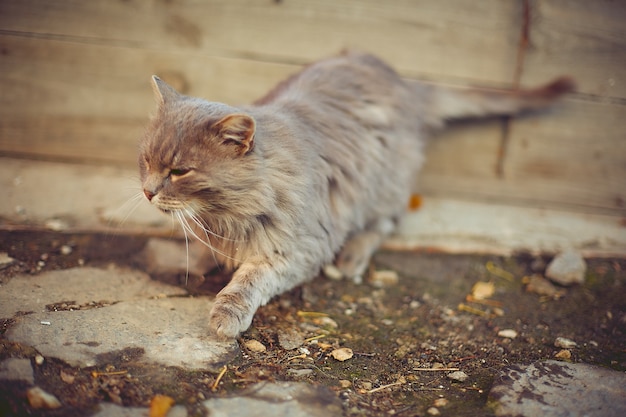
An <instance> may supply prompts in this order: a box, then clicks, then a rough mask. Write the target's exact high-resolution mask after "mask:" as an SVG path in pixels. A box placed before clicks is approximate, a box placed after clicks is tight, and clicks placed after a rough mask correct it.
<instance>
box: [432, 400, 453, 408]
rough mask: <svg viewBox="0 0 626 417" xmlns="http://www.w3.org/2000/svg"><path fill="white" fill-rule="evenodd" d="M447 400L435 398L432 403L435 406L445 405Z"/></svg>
mask: <svg viewBox="0 0 626 417" xmlns="http://www.w3.org/2000/svg"><path fill="white" fill-rule="evenodd" d="M448 403H449V401H448V400H447V399H445V398H437V399H436V400H435V402H434V403H433V405H434V406H435V407H445V406H446V405H448Z"/></svg>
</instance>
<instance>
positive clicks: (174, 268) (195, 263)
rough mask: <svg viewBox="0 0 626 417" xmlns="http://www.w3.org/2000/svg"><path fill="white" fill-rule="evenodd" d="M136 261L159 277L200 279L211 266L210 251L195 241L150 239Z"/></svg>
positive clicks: (212, 261)
mask: <svg viewBox="0 0 626 417" xmlns="http://www.w3.org/2000/svg"><path fill="white" fill-rule="evenodd" d="M137 260H138V261H139V263H140V264H141V265H142V266H143V269H144V270H146V271H147V272H148V273H150V274H152V275H155V276H161V275H184V274H189V275H195V276H199V277H202V276H203V275H204V274H205V273H207V272H208V271H209V270H210V269H211V268H212V267H213V266H214V260H213V259H212V257H211V253H210V250H209V249H208V248H207V247H206V246H203V245H202V244H201V243H200V242H198V241H197V240H195V239H190V241H189V244H188V245H187V244H185V242H180V241H175V240H168V239H157V238H152V239H150V240H149V241H148V243H146V246H145V248H144V249H143V251H142V252H141V253H140V254H139V255H138V256H137Z"/></svg>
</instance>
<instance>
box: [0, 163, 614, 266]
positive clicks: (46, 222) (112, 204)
mask: <svg viewBox="0 0 626 417" xmlns="http://www.w3.org/2000/svg"><path fill="white" fill-rule="evenodd" d="M0 187H1V188H2V190H3V199H2V200H0V218H2V219H4V222H5V223H7V224H18V225H19V224H22V225H24V224H27V225H36V226H41V227H49V228H60V229H66V230H75V229H92V230H94V229H96V230H101V229H114V230H118V231H131V232H135V233H148V234H157V235H158V234H160V235H163V234H167V235H171V234H172V233H174V234H176V233H180V230H179V227H178V225H177V224H175V223H174V222H173V220H172V219H171V218H169V217H168V216H165V215H163V214H161V213H159V212H158V211H157V210H155V209H154V208H153V207H151V206H150V204H149V203H148V202H147V201H146V199H145V198H143V197H142V195H141V190H140V186H139V179H138V174H137V172H136V170H134V169H130V168H122V167H108V166H87V165H72V164H63V163H54V162H42V161H28V160H16V159H11V158H0ZM423 201H424V203H423V205H422V207H421V208H420V209H419V210H417V211H415V212H412V213H409V214H408V215H407V216H406V217H405V219H404V220H403V221H402V223H401V225H400V227H399V230H398V233H397V235H396V236H394V237H393V238H391V239H389V240H388V242H387V247H389V248H400V249H413V248H431V249H432V248H434V249H437V250H442V251H445V252H451V253H459V252H463V253H497V254H503V255H506V254H510V253H512V252H515V251H520V250H523V251H530V252H540V251H544V252H559V251H562V250H563V249H567V248H573V249H578V250H581V251H583V254H584V255H586V256H587V255H618V256H623V255H625V254H626V227H624V224H623V219H622V217H620V216H615V215H603V214H589V213H579V212H573V211H564V210H555V209H542V208H532V207H517V206H510V205H504V204H495V203H491V202H486V201H464V200H453V199H449V198H439V197H432V196H425V197H424V198H423ZM5 227H6V226H5Z"/></svg>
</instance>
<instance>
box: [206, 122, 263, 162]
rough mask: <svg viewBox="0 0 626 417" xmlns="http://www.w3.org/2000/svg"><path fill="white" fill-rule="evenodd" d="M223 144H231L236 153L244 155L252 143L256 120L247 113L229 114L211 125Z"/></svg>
mask: <svg viewBox="0 0 626 417" xmlns="http://www.w3.org/2000/svg"><path fill="white" fill-rule="evenodd" d="M213 129H215V131H216V132H217V135H218V137H219V139H220V140H221V141H222V144H223V145H225V146H232V147H234V148H235V149H236V151H237V154H238V155H245V154H247V153H248V152H250V150H251V149H252V146H253V145H254V132H255V131H256V122H255V121H254V119H253V118H252V117H250V116H248V115H247V114H240V113H235V114H229V115H228V116H226V117H224V118H223V119H221V120H220V121H219V122H217V123H215V124H214V125H213Z"/></svg>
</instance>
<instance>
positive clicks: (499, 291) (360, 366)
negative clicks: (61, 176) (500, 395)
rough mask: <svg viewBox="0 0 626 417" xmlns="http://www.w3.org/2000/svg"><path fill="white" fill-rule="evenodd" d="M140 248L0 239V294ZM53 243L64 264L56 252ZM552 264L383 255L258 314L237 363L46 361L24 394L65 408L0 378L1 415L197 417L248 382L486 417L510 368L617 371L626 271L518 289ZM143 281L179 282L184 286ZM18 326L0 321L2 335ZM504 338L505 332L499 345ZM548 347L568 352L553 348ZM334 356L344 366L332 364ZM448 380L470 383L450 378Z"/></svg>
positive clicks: (625, 328) (219, 279) (79, 240)
mask: <svg viewBox="0 0 626 417" xmlns="http://www.w3.org/2000/svg"><path fill="white" fill-rule="evenodd" d="M147 239H148V238H146V237H141V236H113V235H106V236H103V235H98V234H66V233H55V232H45V231H13V232H10V231H5V232H0V252H2V251H6V252H8V254H9V256H11V257H12V258H15V259H17V260H19V262H17V263H14V264H13V265H11V266H8V267H6V268H4V269H2V270H0V283H1V284H3V285H4V284H5V283H6V282H8V281H9V280H11V279H12V278H13V277H14V276H16V275H17V274H19V273H30V274H39V273H41V272H42V271H46V270H51V269H65V268H70V267H76V266H103V265H109V264H115V265H118V266H122V267H129V268H141V265H140V264H138V263H136V261H135V260H134V259H136V258H135V257H134V256H133V254H135V253H138V252H139V251H140V250H141V249H142V248H143V247H144V245H145V244H146V241H147ZM63 246H69V247H71V248H72V251H71V253H67V252H69V251H67V252H66V253H65V254H63V251H62V250H61V249H60V248H62V247H63ZM42 256H43V258H42ZM549 260H550V258H549V257H536V256H531V255H527V254H519V255H517V256H513V257H506V258H505V257H496V256H469V255H446V254H441V253H427V252H380V253H378V254H376V256H375V258H374V260H373V263H372V267H371V271H370V275H369V276H368V277H366V279H365V282H364V283H363V284H360V285H359V284H355V283H353V282H348V281H336V280H332V279H329V278H326V277H319V278H318V279H316V280H314V281H313V282H311V283H309V284H306V285H303V286H301V287H298V288H296V289H294V290H293V291H291V292H289V293H286V294H283V295H281V296H279V297H277V298H275V299H274V300H272V301H271V302H270V303H269V304H268V305H267V306H264V307H262V308H260V309H259V311H258V312H257V314H256V316H255V319H254V322H253V324H252V326H251V328H250V329H249V330H248V331H247V332H245V333H244V334H242V335H241V337H240V338H239V339H238V342H239V346H240V348H241V351H240V354H239V355H237V356H236V357H235V358H234V359H232V361H230V362H229V363H228V364H227V365H226V367H225V368H220V369H212V370H193V371H190V370H187V369H183V368H178V367H163V366H158V365H147V364H145V363H144V362H142V361H141V360H140V358H141V356H142V352H141V350H140V349H126V350H123V351H119V352H116V353H114V354H111V355H109V356H107V357H101V358H99V359H100V360H99V363H100V364H101V365H99V366H95V367H75V366H74V367H73V366H70V365H69V364H67V363H65V362H63V361H61V360H58V359H54V358H46V361H45V363H44V364H43V365H41V366H34V367H33V369H34V371H35V383H36V385H38V386H40V387H41V388H43V389H44V390H46V391H48V392H51V393H53V394H54V395H56V396H57V397H58V398H59V400H61V402H62V403H63V404H64V407H63V408H61V409H57V410H35V409H32V408H31V407H30V406H29V405H28V402H27V401H26V399H25V395H24V390H25V386H24V384H21V383H15V382H7V381H0V384H2V385H0V414H6V415H42V416H57V415H58V416H60V415H63V416H68V415H69V416H72V415H76V416H78V415H85V414H89V413H90V412H93V411H94V407H95V406H96V405H97V404H99V403H101V402H112V403H115V404H120V405H123V406H125V407H131V406H137V407H139V406H141V407H146V406H148V405H149V404H150V401H151V400H152V399H153V398H154V397H155V395H157V394H161V395H166V396H169V397H171V398H173V399H174V401H175V402H176V403H177V404H179V405H183V406H184V407H186V408H187V411H188V413H189V415H192V416H194V415H203V413H205V411H204V409H203V408H202V407H201V406H200V402H201V401H203V400H204V399H206V398H211V397H230V396H233V395H239V394H241V393H244V392H246V390H247V389H248V388H249V387H251V386H252V385H253V384H254V383H256V382H259V381H304V382H306V383H308V384H311V385H316V386H317V385H321V386H325V387H328V388H330V390H332V391H333V392H334V393H335V395H336V397H337V398H338V399H339V401H340V402H341V404H342V407H343V415H345V416H377V415H382V414H383V413H386V414H388V415H391V414H393V415H401V416H417V415H427V414H428V413H434V411H433V409H432V407H436V408H437V411H438V412H439V413H440V414H441V415H451V416H475V415H487V416H488V415H493V414H494V411H493V408H492V407H491V405H490V404H491V402H492V401H491V399H490V398H489V391H490V388H491V386H492V383H493V381H494V379H495V378H497V377H498V375H499V373H500V372H501V370H503V369H504V368H505V367H507V366H509V365H511V364H518V363H519V364H530V363H533V362H535V361H537V360H544V359H555V358H559V359H560V360H565V361H571V362H574V363H588V364H596V365H600V366H602V367H606V368H610V369H614V370H619V371H622V372H623V371H626V350H625V346H626V297H625V295H626V260H624V259H587V273H586V276H585V282H584V284H582V285H579V286H573V287H568V288H564V287H556V288H551V289H549V290H548V291H547V293H545V292H542V291H541V290H532V288H531V291H529V288H528V277H530V276H532V275H533V274H539V275H540V274H542V273H543V271H544V269H545V266H546V264H547V262H548V261H549ZM387 270H391V271H395V272H396V273H397V275H398V280H397V281H396V280H395V279H394V278H393V276H391V278H390V279H386V280H385V279H381V278H380V277H381V275H380V273H376V271H387ZM154 278H155V279H161V280H166V281H168V282H170V283H171V282H179V283H181V284H180V285H184V282H185V279H184V277H182V276H177V277H172V276H170V277H167V276H159V277H154ZM226 279H227V277H224V276H223V275H221V274H220V273H214V274H213V275H212V276H210V277H209V279H207V280H206V281H205V282H204V283H203V284H201V285H200V284H198V285H192V283H193V280H188V281H187V285H188V289H190V291H189V292H190V295H188V297H193V296H194V295H198V294H206V293H210V294H214V293H215V292H216V291H217V290H219V288H221V286H223V285H224V282H225V280H226ZM477 282H488V283H492V284H493V286H494V288H495V293H494V294H493V295H491V296H489V297H487V299H486V301H485V300H483V301H481V302H475V301H472V299H471V298H469V299H468V295H470V294H472V287H473V286H474V284H475V283H477ZM1 291H2V290H1V287H0V292H1ZM0 295H1V293H0ZM48 308H49V309H64V308H65V309H69V308H75V309H77V308H98V306H97V305H82V306H72V305H62V304H59V305H50V306H48ZM1 311H2V309H1V307H0V313H1ZM23 314H29V312H23ZM16 319H17V318H16V317H3V315H2V314H0V334H2V335H4V334H5V332H6V331H7V329H9V328H10V327H11V326H12V325H13V324H14V322H15V320H16ZM502 330H513V331H514V332H515V334H509V335H508V337H506V335H507V334H506V333H504V334H503V333H501V331H502ZM557 337H564V338H567V339H570V340H573V341H575V342H576V343H577V346H576V347H573V348H565V349H564V348H563V347H557V346H555V340H556V339H557ZM341 348H348V350H341ZM341 352H346V353H347V355H348V356H347V359H345V360H343V361H342V360H338V359H337V358H336V357H339V356H337V355H338V353H341ZM36 355H37V352H35V351H34V349H33V348H32V347H30V346H25V345H21V344H18V343H14V342H10V341H8V340H7V339H6V338H4V337H3V336H0V361H2V360H5V359H7V358H29V359H31V360H33V361H34V359H33V358H35V357H36ZM339 358H340V357H339ZM341 359H343V358H341ZM457 369H458V370H460V371H462V372H464V374H466V375H467V376H468V378H467V379H466V380H463V378H462V377H461V380H458V379H451V378H450V376H449V375H450V374H452V373H453V372H455V371H456V370H457ZM222 371H224V372H222ZM429 409H430V411H428V410H429Z"/></svg>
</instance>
